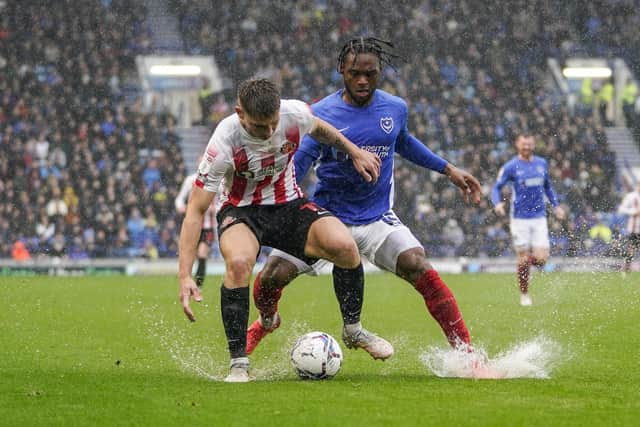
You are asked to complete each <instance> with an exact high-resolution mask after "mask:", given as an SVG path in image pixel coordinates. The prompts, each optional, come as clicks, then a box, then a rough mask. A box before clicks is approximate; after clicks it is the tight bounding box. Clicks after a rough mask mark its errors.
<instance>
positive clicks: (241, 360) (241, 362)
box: [229, 357, 249, 368]
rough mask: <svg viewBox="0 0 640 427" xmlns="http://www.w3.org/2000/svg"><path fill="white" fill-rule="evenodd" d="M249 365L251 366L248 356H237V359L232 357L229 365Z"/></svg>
mask: <svg viewBox="0 0 640 427" xmlns="http://www.w3.org/2000/svg"><path fill="white" fill-rule="evenodd" d="M243 365H244V366H247V367H249V358H248V357H236V358H235V359H231V362H229V366H230V367H232V368H233V367H234V366H237V367H241V366H243Z"/></svg>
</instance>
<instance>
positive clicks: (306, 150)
mask: <svg viewBox="0 0 640 427" xmlns="http://www.w3.org/2000/svg"><path fill="white" fill-rule="evenodd" d="M320 150H321V148H320V144H319V143H318V141H316V140H315V139H313V138H312V137H310V136H309V135H307V136H305V137H304V138H302V143H300V147H299V148H298V151H296V154H295V155H294V157H293V165H294V167H295V169H296V179H297V180H298V181H302V179H303V178H304V177H305V175H307V173H308V172H309V169H310V168H311V166H312V165H313V163H314V162H315V161H316V160H318V159H319V158H320Z"/></svg>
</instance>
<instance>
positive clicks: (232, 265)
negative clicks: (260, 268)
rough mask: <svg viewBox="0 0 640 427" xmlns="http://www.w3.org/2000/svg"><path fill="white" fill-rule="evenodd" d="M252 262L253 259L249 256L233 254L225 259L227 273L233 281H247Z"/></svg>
mask: <svg viewBox="0 0 640 427" xmlns="http://www.w3.org/2000/svg"><path fill="white" fill-rule="evenodd" d="M254 264H255V259H253V258H251V257H249V256H244V255H234V256H232V257H231V258H230V259H228V260H226V267H227V275H228V276H229V277H230V278H231V280H233V281H234V283H245V282H248V280H249V277H251V271H252V270H253V265H254Z"/></svg>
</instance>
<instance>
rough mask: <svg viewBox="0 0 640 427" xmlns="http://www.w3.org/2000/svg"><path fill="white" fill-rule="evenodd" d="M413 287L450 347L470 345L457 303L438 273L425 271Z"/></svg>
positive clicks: (467, 332)
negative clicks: (462, 344)
mask: <svg viewBox="0 0 640 427" xmlns="http://www.w3.org/2000/svg"><path fill="white" fill-rule="evenodd" d="M414 286H415V288H416V290H417V291H418V292H420V295H422V297H423V298H424V302H425V304H426V305H427V309H428V310H429V313H431V315H432V316H433V318H434V319H436V321H437V322H438V324H440V328H442V332H444V335H445V336H446V337H447V341H449V344H450V345H451V347H454V348H455V347H456V346H458V345H460V343H461V342H462V343H464V344H468V345H471V337H470V335H469V331H468V330H467V327H466V326H465V324H464V320H463V319H462V314H460V309H459V308H458V303H457V302H456V299H455V297H454V296H453V294H452V293H451V291H450V290H449V288H448V287H447V285H446V284H445V283H444V282H443V281H442V279H441V278H440V275H438V272H437V271H435V270H428V271H426V272H425V273H424V274H423V275H422V276H420V277H419V278H418V279H417V280H416V283H415V285H414Z"/></svg>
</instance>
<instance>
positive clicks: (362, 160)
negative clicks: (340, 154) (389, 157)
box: [351, 149, 380, 182]
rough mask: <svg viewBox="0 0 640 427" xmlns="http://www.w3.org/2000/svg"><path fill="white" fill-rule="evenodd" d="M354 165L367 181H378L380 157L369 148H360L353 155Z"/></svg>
mask: <svg viewBox="0 0 640 427" xmlns="http://www.w3.org/2000/svg"><path fill="white" fill-rule="evenodd" d="M351 160H352V161H353V167H354V168H356V170H357V171H358V173H359V174H360V175H362V177H363V178H364V180H365V181H366V182H376V181H377V180H378V177H379V176H380V158H379V157H378V156H377V155H376V154H373V153H371V152H369V151H367V150H363V149H359V150H357V151H356V153H354V154H353V155H352V156H351Z"/></svg>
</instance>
